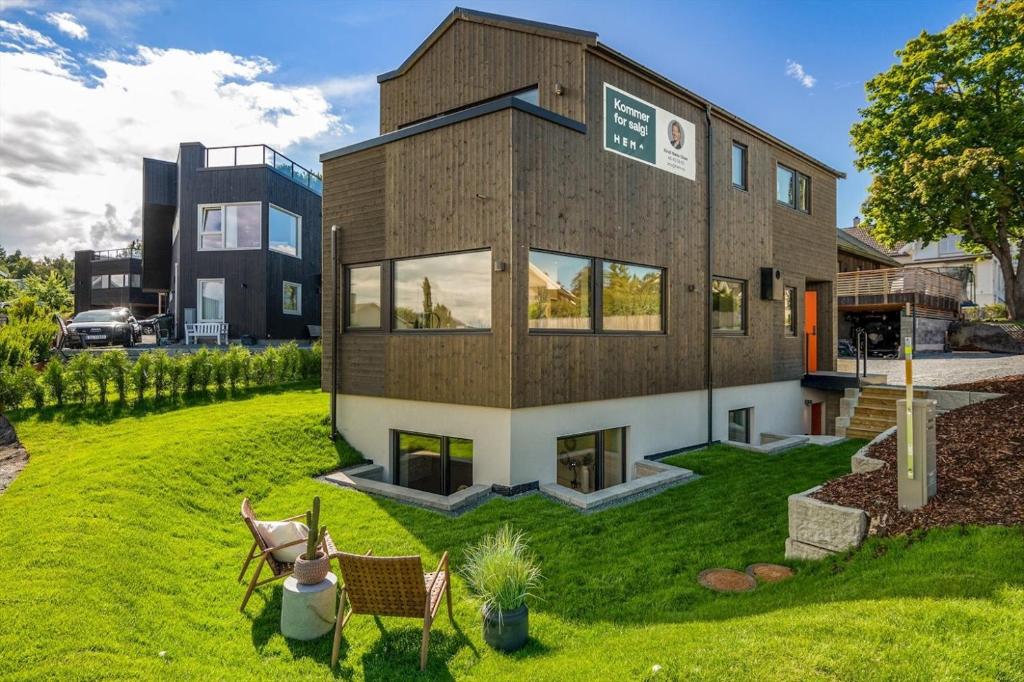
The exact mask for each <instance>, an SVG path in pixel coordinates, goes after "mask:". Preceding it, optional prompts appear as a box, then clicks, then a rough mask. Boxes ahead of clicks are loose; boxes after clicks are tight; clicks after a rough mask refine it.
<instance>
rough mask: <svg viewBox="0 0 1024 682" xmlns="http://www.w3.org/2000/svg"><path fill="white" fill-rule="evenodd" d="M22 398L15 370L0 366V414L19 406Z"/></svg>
mask: <svg viewBox="0 0 1024 682" xmlns="http://www.w3.org/2000/svg"><path fill="white" fill-rule="evenodd" d="M23 398H24V396H23V395H22V393H21V387H20V384H19V383H18V377H17V370H15V369H14V368H13V367H8V366H6V365H0V412H3V411H6V410H13V409H14V408H16V407H17V406H18V405H20V404H21V401H22V399H23Z"/></svg>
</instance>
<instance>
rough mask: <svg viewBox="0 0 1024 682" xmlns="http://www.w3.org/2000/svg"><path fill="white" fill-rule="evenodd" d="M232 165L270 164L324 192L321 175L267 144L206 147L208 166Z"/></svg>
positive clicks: (277, 169)
mask: <svg viewBox="0 0 1024 682" xmlns="http://www.w3.org/2000/svg"><path fill="white" fill-rule="evenodd" d="M232 166H269V167H270V168H272V169H274V170H275V171H277V172H278V173H280V174H281V175H283V176H285V177H286V178H288V179H290V180H292V181H294V182H297V183H298V184H300V185H302V186H303V187H307V188H309V189H310V190H312V191H314V192H316V193H317V194H321V195H322V194H323V193H324V183H323V180H322V179H321V178H320V176H319V175H317V174H316V173H314V172H313V171H311V170H309V169H308V168H305V167H303V166H300V165H299V164H297V163H295V162H294V161H292V160H291V159H289V158H288V157H287V156H285V155H284V154H282V153H281V152H279V151H277V150H275V149H273V148H271V147H268V146H267V145H265V144H250V145H244V146H237V147H207V148H206V167H207V168H229V167H232Z"/></svg>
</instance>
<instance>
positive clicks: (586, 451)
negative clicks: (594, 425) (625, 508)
mask: <svg viewBox="0 0 1024 682" xmlns="http://www.w3.org/2000/svg"><path fill="white" fill-rule="evenodd" d="M555 452H556V457H557V465H556V466H557V472H556V474H557V477H556V481H557V483H558V485H560V486H564V487H566V488H570V489H572V490H578V491H579V492H581V493H592V492H594V491H595V490H602V489H604V488H609V487H611V486H613V485H618V484H620V483H625V482H626V428H625V427H621V428H616V429H605V430H603V431H594V432H591V433H581V434H577V435H575V436H562V437H561V438H558V439H557V440H556V441H555Z"/></svg>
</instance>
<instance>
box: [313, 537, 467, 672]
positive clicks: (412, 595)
mask: <svg viewBox="0 0 1024 682" xmlns="http://www.w3.org/2000/svg"><path fill="white" fill-rule="evenodd" d="M334 556H335V557H336V558H337V559H338V563H339V564H341V575H342V578H344V580H345V586H344V587H342V588H341V598H340V600H339V603H338V618H337V620H336V621H335V624H334V647H333V649H332V650H331V667H332V668H333V667H334V666H335V665H336V664H337V662H338V647H339V645H340V644H341V632H342V630H343V629H344V628H345V623H347V622H348V619H349V618H350V617H351V616H352V614H353V613H361V614H366V615H372V616H399V617H402V618H422V619H423V643H422V644H421V645H420V670H423V669H424V668H426V667H427V647H428V646H429V645H430V626H431V625H432V624H433V622H434V617H435V616H436V615H437V610H438V609H439V608H440V607H441V597H442V596H447V597H448V620H453V619H452V585H451V580H450V578H449V575H448V552H445V553H444V554H443V555H442V556H441V561H440V563H438V565H437V570H436V571H434V572H432V573H424V572H423V562H422V561H420V558H419V557H418V556H399V557H375V556H372V555H371V553H370V552H367V553H366V555H365V556H360V555H358V554H347V553H345V552H338V553H336V554H334ZM346 599H347V600H348V602H349V606H350V609H349V611H348V613H345V601H346ZM343 614H344V617H342V615H343ZM453 622H454V621H453Z"/></svg>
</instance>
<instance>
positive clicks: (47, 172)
mask: <svg viewBox="0 0 1024 682" xmlns="http://www.w3.org/2000/svg"><path fill="white" fill-rule="evenodd" d="M0 29H2V30H0V40H3V39H4V38H3V36H8V37H11V36H12V34H13V36H14V37H15V38H18V40H17V41H16V42H17V44H12V43H6V44H4V46H3V47H0V83H3V92H4V96H3V104H2V106H0V244H2V245H3V246H4V247H5V248H7V249H8V250H9V251H10V250H13V249H16V248H20V249H22V251H24V252H27V253H29V254H32V255H36V256H41V255H52V254H57V253H61V252H64V253H69V252H70V251H71V250H74V249H76V248H99V249H102V248H114V247H117V246H121V245H122V244H121V242H123V241H126V240H127V238H128V237H130V236H132V235H134V236H139V226H138V218H137V216H138V211H139V207H140V203H141V199H140V197H141V194H142V157H143V156H149V157H156V158H162V159H169V160H173V159H175V158H176V155H177V146H178V143H179V142H185V141H193V140H198V141H200V142H203V143H204V144H207V145H209V146H221V145H233V144H253V143H266V144H269V145H270V146H272V147H274V148H276V149H278V150H280V151H282V152H284V153H286V154H288V153H289V151H290V149H289V148H290V147H291V148H293V149H303V150H304V149H308V148H309V145H310V144H315V145H316V146H315V148H317V149H325V148H332V146H340V145H339V144H338V139H337V138H338V137H339V136H343V135H344V134H345V126H344V123H345V122H344V121H342V120H341V118H340V117H339V116H338V115H337V114H335V113H334V111H333V110H332V108H331V104H330V103H329V102H328V101H327V99H326V97H325V96H324V93H323V92H322V91H321V90H320V89H319V88H318V87H316V86H289V85H282V84H279V83H274V82H272V81H270V80H269V79H268V77H269V76H270V75H271V74H272V72H273V71H274V68H275V67H274V65H273V64H271V63H270V62H268V61H267V60H265V59H262V58H246V57H239V56H236V55H232V54H229V53H227V52H221V51H214V52H205V53H198V52H191V51H187V50H181V49H157V48H152V47H145V46H138V47H137V48H136V49H135V50H134V52H132V53H131V54H128V55H114V56H106V57H104V58H102V59H93V60H89V61H88V62H85V61H82V60H81V59H79V58H76V57H73V56H70V53H68V52H66V51H65V50H64V49H63V48H62V47H60V46H59V45H56V44H54V43H53V41H52V40H50V41H49V42H46V41H41V40H39V39H38V38H37V37H36V36H35V35H34V34H35V32H32V31H31V29H28V28H27V27H25V26H22V25H20V24H6V25H2V26H0ZM42 37H43V38H46V37H45V36H42ZM46 40H49V39H48V38H46ZM30 47H34V48H35V49H29V48H30ZM86 74H89V75H86ZM328 138H333V139H330V140H328ZM293 158H294V157H293ZM295 161H297V162H299V163H302V164H303V165H306V166H307V167H308V166H313V165H314V162H315V156H311V155H309V156H300V157H299V158H295Z"/></svg>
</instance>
